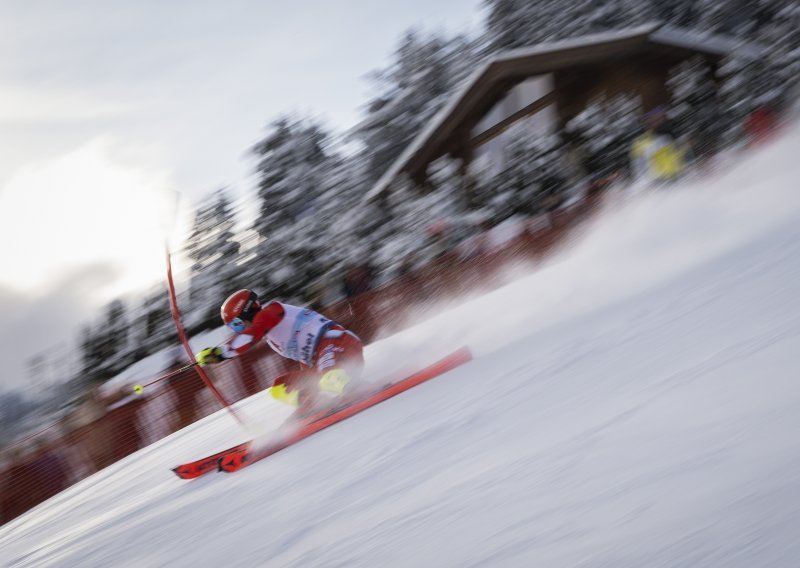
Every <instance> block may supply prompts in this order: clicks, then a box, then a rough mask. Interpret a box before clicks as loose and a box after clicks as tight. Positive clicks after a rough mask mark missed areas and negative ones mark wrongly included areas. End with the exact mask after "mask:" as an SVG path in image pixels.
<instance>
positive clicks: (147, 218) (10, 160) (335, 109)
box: [0, 0, 484, 391]
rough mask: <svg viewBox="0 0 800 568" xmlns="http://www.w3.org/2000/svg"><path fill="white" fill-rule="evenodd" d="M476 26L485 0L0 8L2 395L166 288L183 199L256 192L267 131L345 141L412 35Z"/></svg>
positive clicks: (55, 3) (20, 4)
mask: <svg viewBox="0 0 800 568" xmlns="http://www.w3.org/2000/svg"><path fill="white" fill-rule="evenodd" d="M483 15H484V14H483V11H482V9H481V1H480V0H438V1H436V2H430V1H425V0H403V1H402V2H396V1H375V0H338V1H336V2H332V1H330V0H306V1H304V2H278V1H264V0H261V1H258V0H226V1H224V2H223V1H216V2H211V1H202V0H191V1H189V0H170V1H163V0H139V1H136V2H131V1H123V0H102V1H101V0H83V1H76V2H62V1H59V0H50V1H36V2H31V1H29V0H4V1H3V2H2V3H0V53H2V54H3V57H2V58H0V210H1V211H2V214H3V222H2V224H0V239H1V242H2V245H3V251H4V258H3V260H2V261H1V262H0V266H2V268H0V309H2V317H1V318H0V342H2V345H3V349H4V353H5V354H6V356H5V357H4V363H3V366H2V371H1V372H0V391H3V390H8V389H10V388H18V387H21V386H25V384H26V379H25V374H26V372H25V369H26V363H27V361H28V360H29V359H30V358H31V357H32V356H33V355H35V354H37V353H41V352H43V351H45V352H51V353H53V354H57V355H58V357H57V358H56V357H54V359H61V358H62V357H63V360H64V371H63V374H64V375H66V374H68V369H69V366H70V365H73V366H74V365H75V364H76V363H75V362H74V361H73V362H70V360H77V358H78V357H79V353H78V352H77V351H75V350H74V349H75V348H74V342H75V340H76V339H77V329H78V328H79V326H80V325H81V324H82V323H85V322H87V321H88V320H90V319H91V318H93V317H95V316H96V311H97V309H98V307H100V306H102V305H103V304H105V303H106V302H107V301H109V300H110V299H112V298H114V297H117V296H119V295H121V294H125V293H130V292H131V291H137V290H142V289H144V288H146V287H148V286H149V285H152V283H154V282H156V281H159V280H161V279H162V278H163V271H164V260H163V242H164V238H165V235H166V234H167V233H170V232H172V233H173V234H174V233H175V231H174V230H173V229H171V227H172V226H173V224H174V220H173V219H174V215H173V212H174V210H175V207H174V203H175V195H176V194H175V192H179V193H180V195H181V201H182V203H183V204H184V207H188V206H190V205H191V204H193V203H196V202H197V201H198V200H199V199H200V198H201V197H202V196H203V195H205V194H207V193H208V192H210V191H212V190H213V189H216V188H218V187H221V186H223V185H230V186H232V187H233V188H234V190H235V192H236V195H237V197H242V196H246V195H248V194H252V188H253V186H254V184H253V180H252V178H251V177H250V171H251V168H252V165H253V164H252V162H251V161H250V160H249V158H248V157H247V150H248V148H249V147H250V146H251V145H252V144H253V142H255V141H256V140H257V139H258V138H259V137H260V136H261V135H262V134H263V132H264V129H265V127H266V126H267V124H268V123H269V122H270V121H271V120H272V119H273V118H275V117H276V116H277V115H279V114H281V113H283V112H293V111H296V112H301V113H305V114H313V115H315V116H318V117H320V118H321V119H322V120H324V121H325V122H326V124H327V125H328V126H329V127H330V128H331V129H333V130H334V131H343V130H345V129H347V128H348V127H350V126H352V125H353V124H354V123H355V122H356V121H357V120H358V119H359V117H360V116H361V114H360V113H361V109H362V108H363V105H364V103H365V102H366V100H367V98H368V96H369V93H370V91H369V86H370V84H369V82H368V81H367V80H366V79H365V75H366V74H367V73H368V72H370V71H372V70H374V69H377V68H380V67H382V66H384V65H385V63H386V62H387V60H388V57H389V56H390V54H391V53H392V51H393V49H394V47H395V45H396V44H397V41H398V40H399V38H400V36H401V35H402V33H403V32H404V31H405V30H407V29H408V28H410V27H412V26H416V27H421V28H423V29H425V30H429V31H433V30H444V31H447V32H449V33H454V32H465V33H470V32H474V31H476V30H477V29H478V28H479V27H480V25H481V22H482V18H483ZM60 374H62V372H61V371H59V370H58V368H57V366H53V368H52V369H50V370H49V371H48V376H46V377H45V378H46V379H48V380H55V379H56V378H58V375H60Z"/></svg>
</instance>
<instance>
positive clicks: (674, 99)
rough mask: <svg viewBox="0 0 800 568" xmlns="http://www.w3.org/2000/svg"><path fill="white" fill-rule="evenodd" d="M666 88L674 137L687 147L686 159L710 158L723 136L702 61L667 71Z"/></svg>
mask: <svg viewBox="0 0 800 568" xmlns="http://www.w3.org/2000/svg"><path fill="white" fill-rule="evenodd" d="M667 86H668V88H669V90H670V108H669V113H668V115H669V119H670V123H671V125H672V127H673V129H674V134H675V136H676V137H677V138H678V139H679V140H680V141H681V142H683V143H685V144H686V145H687V147H688V149H689V150H690V153H689V156H690V158H697V159H703V158H705V157H708V156H710V155H712V154H713V153H714V152H716V151H717V150H718V149H719V147H718V144H719V140H720V137H721V136H722V135H723V132H724V123H723V120H722V117H721V116H720V109H719V102H718V99H717V86H716V85H715V84H714V75H713V71H712V70H711V68H710V67H709V65H708V64H707V63H706V62H705V60H703V58H701V57H693V58H691V59H688V60H686V61H684V62H683V63H680V64H679V65H677V66H676V67H674V68H673V69H671V70H670V76H669V79H668V80H667Z"/></svg>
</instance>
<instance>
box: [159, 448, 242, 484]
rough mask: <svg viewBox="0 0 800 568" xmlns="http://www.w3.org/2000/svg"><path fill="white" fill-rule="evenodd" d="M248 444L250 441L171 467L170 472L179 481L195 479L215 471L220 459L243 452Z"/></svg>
mask: <svg viewBox="0 0 800 568" xmlns="http://www.w3.org/2000/svg"><path fill="white" fill-rule="evenodd" d="M250 444H252V441H251V442H243V443H241V444H238V445H236V446H233V447H232V448H228V449H227V450H222V451H221V452H217V453H216V454H212V455H210V456H206V457H204V458H200V459H199V460H196V461H193V462H188V463H184V464H181V465H179V466H177V467H173V468H172V471H174V472H175V475H177V476H178V477H180V478H181V479H195V478H197V477H200V476H201V475H204V474H206V473H209V472H212V471H216V469H217V463H218V462H219V460H220V458H222V457H224V456H225V455H227V454H230V453H234V452H240V451H242V450H245V449H247V448H248V447H249V446H250Z"/></svg>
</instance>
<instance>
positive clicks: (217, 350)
mask: <svg viewBox="0 0 800 568" xmlns="http://www.w3.org/2000/svg"><path fill="white" fill-rule="evenodd" d="M194 359H195V361H197V364H198V365H200V366H201V367H205V366H206V365H208V364H209V363H219V362H220V361H222V348H221V347H206V348H205V349H203V350H202V351H201V352H200V353H198V354H197V355H195V356H194Z"/></svg>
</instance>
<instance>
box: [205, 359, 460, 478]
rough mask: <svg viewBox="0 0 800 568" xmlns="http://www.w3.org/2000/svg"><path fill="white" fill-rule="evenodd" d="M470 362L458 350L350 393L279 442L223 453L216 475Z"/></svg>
mask: <svg viewBox="0 0 800 568" xmlns="http://www.w3.org/2000/svg"><path fill="white" fill-rule="evenodd" d="M470 360H472V353H471V352H470V350H469V349H468V348H467V347H462V348H461V349H459V350H457V351H455V352H454V353H451V354H450V355H448V356H447V357H445V358H444V359H442V360H440V361H438V362H437V363H434V364H433V365H431V366H430V367H426V368H425V369H422V370H421V371H418V372H416V373H414V374H413V375H411V376H409V377H406V378H405V379H402V380H399V381H397V382H393V383H390V384H388V385H383V386H381V387H378V388H375V389H370V390H368V391H367V392H366V393H363V392H362V393H360V394H359V393H354V394H353V395H352V396H351V397H346V398H345V399H343V400H342V401H341V402H339V403H338V404H337V405H335V406H333V407H332V408H329V409H326V410H324V411H323V412H321V413H320V414H319V415H314V416H313V417H311V418H310V419H309V420H307V421H305V424H304V425H303V426H301V427H300V428H299V429H297V430H295V431H294V432H293V433H291V434H290V435H288V436H286V437H285V438H283V439H280V440H278V441H275V442H272V443H270V444H267V445H265V446H263V447H254V446H248V447H246V448H241V449H238V450H234V451H231V452H227V453H225V454H224V455H223V456H221V457H220V458H219V460H218V468H219V470H220V471H224V472H226V473H233V472H235V471H239V470H240V469H242V468H243V467H246V466H248V465H251V464H253V463H255V462H257V461H260V460H262V459H264V458H267V457H269V456H271V455H272V454H275V453H277V452H279V451H281V450H283V449H285V448H287V447H289V446H291V445H294V444H296V443H297V442H299V441H301V440H304V439H305V438H308V437H309V436H311V435H312V434H315V433H317V432H319V431H320V430H323V429H325V428H327V427H328V426H332V425H334V424H337V423H339V422H342V421H343V420H346V419H348V418H350V417H351V416H354V415H356V414H358V413H359V412H362V411H363V410H366V409H367V408H370V407H372V406H375V405H376V404H378V403H380V402H383V401H385V400H387V399H389V398H392V397H393V396H396V395H398V394H400V393H402V392H405V391H407V390H408V389H410V388H412V387H415V386H417V385H419V384H422V383H424V382H426V381H429V380H430V379H433V378H434V377H438V376H439V375H442V374H444V373H446V372H448V371H451V370H453V369H455V368H456V367H459V366H460V365H463V364H464V363H467V362H469V361H470Z"/></svg>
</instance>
